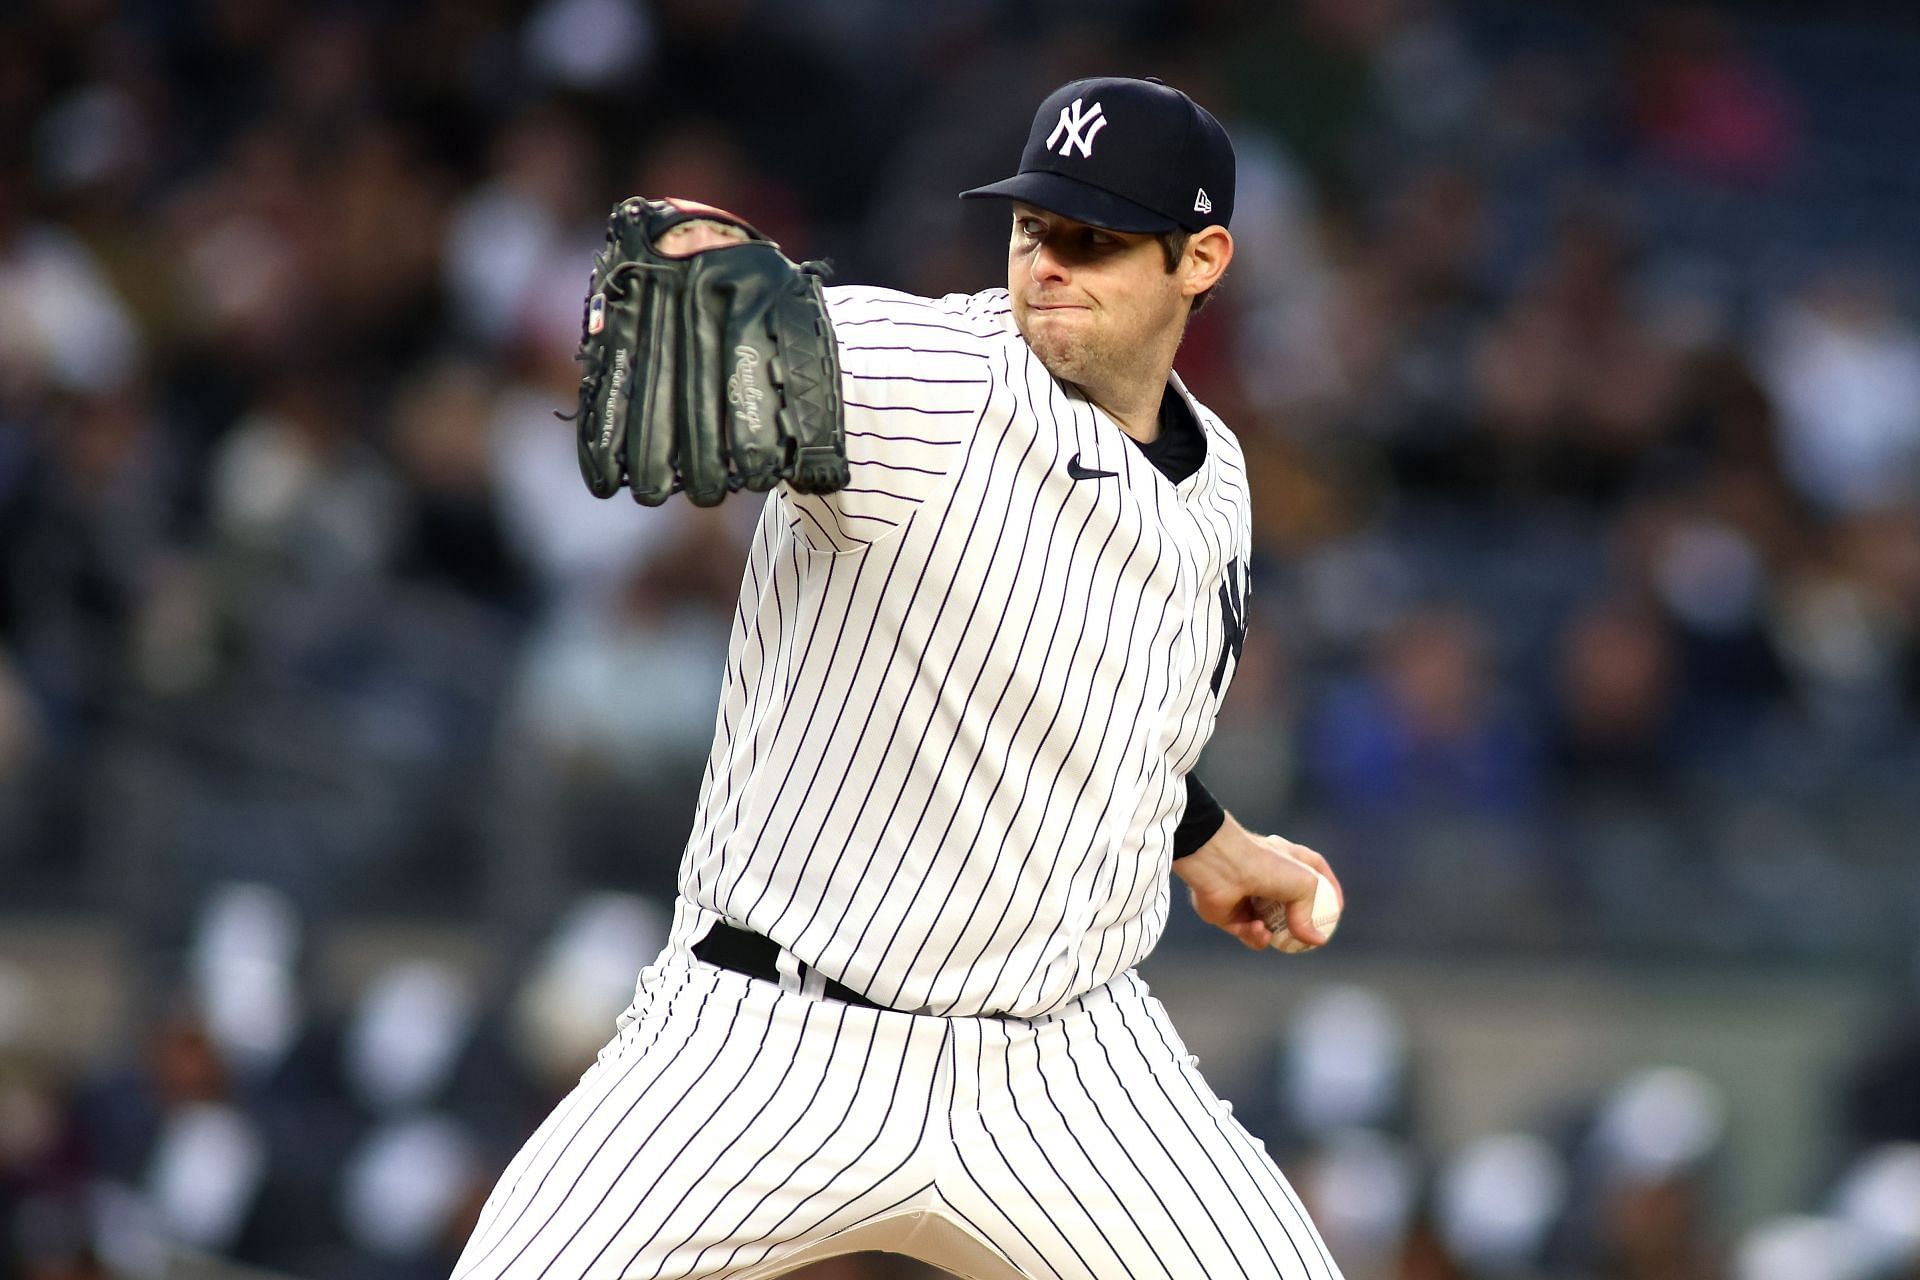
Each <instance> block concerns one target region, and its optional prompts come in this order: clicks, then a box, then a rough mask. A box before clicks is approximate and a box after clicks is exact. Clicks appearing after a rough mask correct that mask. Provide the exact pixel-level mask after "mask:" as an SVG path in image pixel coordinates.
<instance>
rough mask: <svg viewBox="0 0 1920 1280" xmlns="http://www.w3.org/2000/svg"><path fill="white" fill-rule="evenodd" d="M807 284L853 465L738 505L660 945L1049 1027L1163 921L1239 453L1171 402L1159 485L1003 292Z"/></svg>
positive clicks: (1218, 685) (1222, 688)
mask: <svg viewBox="0 0 1920 1280" xmlns="http://www.w3.org/2000/svg"><path fill="white" fill-rule="evenodd" d="M827 296H828V303H829V310H830V314H831V318H832V321H833V324H834V328H835V332H836V335H837V338H838V342H839V347H840V353H841V362H842V366H843V370H844V381H843V390H844V392H845V400H846V405H847V445H848V456H849V462H850V464H851V472H852V480H851V483H850V484H849V486H848V487H847V488H846V489H845V490H843V491H841V492H840V493H837V494H833V495H830V496H823V497H801V496H799V495H795V494H793V493H790V492H787V491H785V490H782V491H780V492H779V493H777V494H776V495H774V496H772V497H770V498H769V500H768V501H767V504H766V506H765V509H764V511H763V513H762V517H761V520H760V523H759V527H758V530H757V534H756V536H755V539H754V542H753V545H752V550H751V553H750V555H749V558H748V563H747V567H746V572H745V577H744V581H743V583H742V586H741V592H740V600H739V606H738V610H737V612H736V615H735V618H734V624H733V632H732V638H731V641H730V643H729V646H728V651H727V656H726V674H725V683H724V690H723V693H722V696H721V704H720V709H719V714H718V717H717V722H716V726H715V733H714V743H713V749H712V752H711V755H710V757H709V760H708V764H707V769H706V775H705V778H704V781H703V784H702V787H701V794H700V801H699V808H698V814H697V817H696V820H695V823H694V828H693V832H692V835H691V838H690V839H689V842H688V845H687V849H686V853H685V857H684V861H683V863H682V867H681V875H680V888H681V895H682V902H681V904H680V907H679V910H678V913H677V918H676V922H675V935H674V941H675V944H676V945H681V946H685V945H690V944H691V943H692V942H693V941H696V940H698V939H699V938H700V937H701V936H703V935H704V934H705V933H706V931H707V930H708V928H709V927H710V926H711V924H712V923H713V922H714V921H715V920H717V919H720V918H725V919H728V920H731V921H733V922H735V923H737V924H739V925H741V926H744V927H745V928H747V929H749V930H752V931H753V932H756V933H759V934H762V935H764V936H766V937H768V938H771V939H773V940H774V941H775V942H777V943H779V944H780V945H781V946H782V947H784V948H786V949H787V950H788V951H789V952H791V953H792V954H793V955H795V956H797V957H798V958H799V959H800V960H803V961H805V962H807V963H808V964H810V965H812V966H813V967H814V968H815V969H817V970H819V971H820V972H821V973H823V974H825V975H827V976H830V977H833V978H836V979H838V980H839V981H841V982H844V983H845V984H847V985H848V986H850V987H852V988H854V989H855V990H857V991H859V992H861V993H863V994H864V995H866V996H867V997H868V998H869V999H872V1000H874V1001H876V1002H878V1003H879V1004H882V1005H886V1006H889V1007H892V1008H896V1009H902V1010H911V1011H924V1012H927V1013H932V1014H941V1015H971V1014H996V1013H1008V1014H1014V1015H1017V1016H1022V1017H1030V1016H1035V1015H1040V1014H1044V1013H1046V1012H1048V1011H1050V1010H1054V1009H1057V1008H1060V1007H1061V1006H1062V1005H1064V1004H1065V1003H1066V1002H1068V1001H1069V1000H1071V999H1073V998H1074V997H1076V996H1078V995H1080V994H1082V993H1084V992H1087V991H1089V990H1091V989H1093V988H1095V987H1098V986H1100V985H1101V984H1103V983H1105V982H1107V981H1108V980H1110V979H1112V978H1113V977H1114V976H1115V975H1117V974H1120V973H1122V972H1124V971H1125V970H1127V969H1128V968H1130V967H1131V966H1132V965H1134V964H1135V963H1136V962H1138V961H1139V960H1140V959H1141V958H1142V957H1144V956H1145V955H1146V954H1147V953H1148V952H1149V951H1150V950H1151V949H1152V947H1153V945H1154V943H1155V941H1156V940H1157V939H1158V938H1159V935H1160V933H1161V931H1162V928H1163V927H1164V925H1165V923H1166V917H1167V910H1168V901H1169V895H1168V878H1169V863H1170V859H1171V847H1172V835H1173V831H1174V828H1175V826H1176V825H1177V824H1178V822H1179V818H1180V814H1181V810H1182V807H1183V805H1184V799H1185V791H1184V786H1183V781H1182V780H1183V777H1184V774H1185V773H1186V771H1187V770H1188V769H1189V768H1191V766H1192V765H1193V763H1194V761H1195V759H1196V758H1197V757H1198V755H1199V753H1200V750H1201V748H1202V746H1204V745H1205V743H1206V740H1207V737H1208V735H1209V734H1210V733H1211V731H1212V727H1213V722H1214V717H1215V714H1216V712H1217V710H1218V708H1219V705H1220V699H1221V698H1222V696H1223V695H1224V694H1225V693H1226V689H1227V685H1228V683H1229V682H1230V680H1231V677H1232V675H1233V668H1234V664H1235V659H1236V656H1237V653H1238V642H1239V636H1240V634H1241V625H1242V620H1243V619H1244V616H1245V614H1244V611H1245V598H1246V591H1247V576H1246V566H1247V562H1248V556H1249V547H1250V528H1249V512H1248V500H1247V483H1246V471H1245V466H1244V463H1243V459H1242V456H1241V452H1240V448H1239V444H1238V442H1237V441H1235V439H1234V438H1233V435H1232V434H1231V433H1230V432H1229V431H1228V430H1227V429H1226V427H1225V426H1224V425H1223V424H1222V423H1221V422H1220V421H1219V420H1218V419H1217V418H1216V417H1214V416H1213V415H1212V414H1211V413H1210V412H1208V411H1207V410H1206V409H1205V408H1204V407H1202V406H1200V405H1199V404H1197V403H1193V402H1191V397H1190V396H1188V397H1187V399H1188V400H1189V402H1190V403H1192V408H1193V410H1194V412H1195V416H1196V418H1197V419H1198V421H1199V422H1200V424H1201V426H1202V429H1203V431H1204V432H1205V437H1206V444H1207V456H1206V460H1205V463H1204V465H1202V466H1201V468H1200V469H1199V471H1198V472H1197V473H1195V474H1194V475H1192V476H1190V477H1188V478H1187V479H1186V480H1184V481H1183V482H1181V483H1179V484H1177V485H1176V484H1173V483H1171V482H1169V481H1168V479H1167V478H1166V477H1165V476H1163V475H1162V474H1161V473H1160V472H1159V471H1158V470H1156V469H1155V468H1154V466H1153V465H1152V463H1151V462H1150V461H1149V460H1148V459H1147V458H1145V457H1144V456H1143V455H1142V454H1141V452H1140V450H1139V449H1138V448H1136V447H1135V446H1134V445H1133V443H1132V442H1131V441H1130V440H1129V439H1128V437H1127V436H1126V435H1125V434H1124V433H1123V432H1122V431H1121V429H1120V428H1119V426H1118V425H1117V424H1115V423H1114V422H1113V421H1112V420H1111V419H1110V418H1109V417H1108V416H1107V415H1106V414H1105V413H1104V412H1103V411H1102V410H1100V409H1099V408H1097V407H1095V406H1094V405H1093V404H1092V403H1091V402H1090V401H1089V400H1087V399H1086V398H1085V397H1084V396H1082V395H1080V394H1079V393H1078V391H1077V390H1076V389H1075V388H1073V387H1072V386H1070V385H1068V384H1065V383H1062V382H1059V381H1057V380H1055V379H1054V378H1053V377H1051V376H1050V375H1049V374H1048V372H1047V371H1046V369H1045V368H1044V367H1043V366H1042V365H1041V364H1040V362H1039V361H1038V360H1037V359H1036V358H1035V357H1034V356H1033V355H1032V353H1031V352H1030V351H1029V350H1028V348H1027V346H1026V344H1025V342H1024V341H1023V340H1022V339H1021V337H1020V335H1019V333H1018V332H1017V330H1016V329H1015V327H1014V325H1013V322H1012V319H1011V316H1010V312H1009V304H1008V300H1007V294H1006V292H1005V291H1004V290H992V291H988V292H985V293H980V294H974V295H971V296H967V295H952V296H949V297H946V298H942V299H937V300H936V299H923V298H917V297H912V296H910V295H906V294H902V293H897V292H892V291H889V290H882V289H871V288H834V289H830V290H828V291H827ZM1174 386H1175V388H1176V390H1177V392H1178V394H1180V395H1182V396H1187V393H1186V391H1185V388H1184V387H1181V386H1180V385H1179V383H1178V379H1177V378H1176V379H1175V380H1174Z"/></svg>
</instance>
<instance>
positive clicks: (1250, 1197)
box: [454, 956, 1340, 1280]
mask: <svg viewBox="0 0 1920 1280" xmlns="http://www.w3.org/2000/svg"><path fill="white" fill-rule="evenodd" d="M621 1021H622V1026H621V1029H620V1031H619V1033H618V1034H617V1035H616V1036H615V1037H614V1039H613V1041H612V1042H611V1043H609V1044H608V1045H607V1047H606V1048H605V1049H603V1050H602V1051H601V1054H600V1059H599V1061H598V1062H597V1063H595V1064H594V1066H592V1067H591V1068H589V1069H588V1071H587V1073H586V1074H585V1075H584V1076H582V1077H581V1080H580V1083H579V1085H578V1086H577V1087H575V1089H574V1090H573V1092H572V1093H571V1094H569V1095H568V1096H567V1098H566V1099H565V1101H563V1102H562V1103H561V1104H560V1105H559V1106H558V1107H557V1108H556V1109H555V1110H554V1112H553V1114H552V1115H550V1116H548V1117H547V1119H546V1121H545V1122H544V1123H543V1124H542V1125H541V1126H540V1128H539V1130H538V1131H537V1132H535V1134H534V1135H533V1137H532V1138H530V1139H528V1141H527V1144H526V1145H525V1146H524V1147H523V1148H521V1150H520V1153H519V1154H518V1155H517V1156H515V1157H514V1159H513V1162H512V1163H511V1164H510V1165H508V1167H507V1170H506V1172H505V1173H504V1174H502V1175H501V1178H500V1182H499V1184H498V1185H497V1186H496V1187H495V1188H494V1191H493V1194H492V1195H491V1196H490V1197H489V1198H488V1200H487V1204H486V1207H485V1209H484V1210H483V1211H482V1213H481V1216H480V1221H479V1224H478V1225H477V1226H476V1227H475V1228H474V1232H473V1236H472V1237H471V1239H469V1240H468V1242H467V1247H466V1249H465V1251H464V1252H463V1253H462V1255H461V1258H460V1262H459V1265H458V1266H457V1267H456V1268H455V1270H454V1280H643V1278H645V1280H666V1278H668V1277H672V1278H674V1280H679V1278H682V1277H722V1276H724V1277H737V1278H738V1280H748V1278H749V1277H751V1278H753V1280H758V1278H759V1277H763V1276H776V1275H780V1274H783V1273H784V1272H786V1271H789V1270H792V1269H794V1268H796V1267H799V1266H801V1265H803V1264H805V1263H807V1262H811V1261H814V1260H816V1259H819V1258H824V1257H830V1256H832V1255H834V1254H840V1253H848V1252H853V1251H856V1250H868V1249H877V1250H884V1251H887V1252H892V1253H900V1254H906V1255H908V1256H910V1257H915V1258H919V1259H921V1260H923V1261H926V1262H929V1263H932V1264H933V1265H935V1266H938V1267H943V1268H945V1269H946V1270H948V1271H951V1272H953V1273H955V1274H957V1275H959V1276H962V1277H966V1278H968V1280H1000V1278H1002V1277H1031V1278H1034V1280H1038V1278H1040V1277H1049V1278H1058V1280H1119V1278H1121V1277H1126V1278H1128V1280H1136V1278H1137V1280H1149V1278H1151V1280H1201V1278H1203V1277H1204V1278H1205V1280H1221V1278H1223V1277H1242V1278H1244V1280H1272V1278H1274V1277H1281V1278H1284V1280H1339V1276H1340V1272H1339V1268H1338V1267H1337V1266H1335V1264H1334V1262H1333V1260H1332V1258H1331V1257H1330V1256H1329V1255H1328V1253H1327V1250H1326V1246H1325V1245H1324V1244H1322V1243H1321V1241H1320V1236H1319V1233H1318V1232H1317V1231H1316V1230H1315V1229H1314V1227H1313V1224H1312V1223H1311V1222H1310V1221H1309V1220H1308V1218H1307V1214H1306V1211H1305V1210H1304V1209H1303V1208H1302V1207H1301V1205H1300V1201H1299V1199H1298V1198H1297V1197H1296V1196H1295V1195H1294V1194H1293V1190H1292V1188H1290V1187H1289V1186H1288V1185H1287V1182H1286V1179H1285V1178H1283V1177H1282V1176H1281V1174H1280V1171H1279V1170H1278V1169H1277V1168H1276V1167H1274V1164H1273V1162H1272V1161H1271V1160H1270V1159H1269V1158H1268V1157H1267V1154H1266V1151H1265V1149H1264V1148H1263V1147H1262V1146H1261V1145H1260V1144H1259V1143H1258V1142H1257V1141H1255V1140H1254V1139H1253V1138H1252V1136H1250V1135H1249V1134H1248V1133H1247V1132H1246V1130H1245V1129H1243V1128H1241V1126H1240V1125H1239V1123H1238V1122H1236V1121H1235V1120H1234V1119H1233V1118H1232V1117H1231V1116H1230V1115H1229V1114H1228V1113H1227V1107H1226V1105H1225V1104H1224V1103H1222V1102H1221V1101H1220V1100H1219V1099H1218V1098H1217V1097H1215V1096H1214V1094H1213V1092H1212V1091H1211V1090H1210V1089H1209V1088H1208V1087H1207V1085H1206V1082H1205V1081H1203V1080H1202V1079H1201V1078H1200V1075H1199V1072H1198V1071H1197V1070H1196V1069H1195V1068H1194V1065H1193V1063H1192V1060H1191V1059H1190V1058H1189V1056H1188V1054H1187V1051H1186V1047H1185V1045H1183V1044H1182V1043H1181V1041H1180V1039H1179V1037H1178V1036H1177V1035H1176V1034H1175V1032H1174V1030H1173V1027H1172V1025H1171V1023H1170V1022H1169V1021H1168V1019H1167V1014H1166V1011H1165V1010H1164V1009H1163V1008H1162V1007H1161V1006H1160V1002H1159V1001H1157V1000H1155V999H1154V998H1153V997H1152V996H1150V995H1149V994H1148V993H1147V988H1146V984H1145V983H1143V982H1141V981H1140V980H1139V979H1138V978H1136V977H1134V976H1133V975H1131V974H1125V975H1122V976H1121V977H1119V978H1116V979H1115V980H1114V981H1112V982H1110V983H1108V984H1107V985H1106V986H1104V987H1100V988H1097V989H1096V990H1094V991H1092V992H1089V993H1088V994H1086V995H1085V996H1082V997H1080V998H1079V999H1078V1000H1076V1001H1074V1002H1073V1003H1072V1004H1071V1005H1069V1006H1067V1007H1066V1008H1065V1009H1063V1010H1061V1011H1060V1012H1058V1013H1054V1014H1050V1015H1048V1016H1046V1017H1043V1018H1035V1019H1031V1020H1022V1019H1008V1018H934V1017H922V1016H918V1015H914V1014H905V1013H893V1012H883V1011H880V1010H874V1009H867V1008H861V1007H859V1006H856V1005H848V1004H843V1003H841V1002H839V1001H835V1000H823V999H813V998H810V997H808V996H804V995H801V994H798V993H797V992H788V991H783V990H782V989H781V988H780V987H778V986H776V985H774V984H773V983H770V982H762V981H758V980H756V979H752V978H748V977H745V976H742V975H740V974H736V973H733V972H730V971H727V970H723V969H716V968H713V967H712V966H710V965H706V964H702V963H699V962H697V961H693V960H691V958H689V957H684V956H682V957H680V958H673V959H669V960H667V961H663V962H662V963H661V964H660V965H657V966H655V967H653V968H650V969H648V970H647V971H646V973H645V974H643V975H642V978H641V983H640V993H639V995H638V997H637V998H636V999H635V1002H634V1005H633V1007H632V1008H631V1009H630V1010H629V1011H628V1013H627V1014H626V1015H624V1016H623V1018H622V1020H621Z"/></svg>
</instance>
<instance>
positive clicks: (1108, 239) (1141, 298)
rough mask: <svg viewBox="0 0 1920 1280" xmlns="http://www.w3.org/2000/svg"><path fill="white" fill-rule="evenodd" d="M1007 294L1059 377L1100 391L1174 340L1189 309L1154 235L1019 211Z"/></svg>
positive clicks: (1021, 207)
mask: <svg viewBox="0 0 1920 1280" xmlns="http://www.w3.org/2000/svg"><path fill="white" fill-rule="evenodd" d="M1007 292H1008V293H1009V294H1011V295H1012V298H1013V319H1014V323H1015V324H1017V325H1018V326H1019V328H1020V334H1021V336H1022V337H1024V338H1025V339H1026V340H1027V346H1029V347H1030V348H1032V349H1033V353H1034V354H1035V355H1036V356H1038V357H1040V363H1041V364H1043V365H1045V366H1046V367H1047V372H1049V373H1051V374H1052V375H1053V376H1054V377H1056V378H1060V379H1062V380H1064V381H1067V382H1072V383H1076V384H1078V385H1079V386H1082V387H1086V388H1090V389H1098V388H1100V387H1103V386H1106V385H1109V384H1110V383H1111V382H1112V381H1113V380H1114V376H1115V375H1116V374H1119V375H1122V376H1124V374H1125V373H1126V371H1128V370H1130V369H1132V368H1134V367H1137V366H1138V364H1139V363H1140V361H1141V360H1142V359H1153V358H1155V356H1156V355H1157V353H1158V352H1159V351H1160V350H1161V349H1162V347H1163V346H1164V344H1165V343H1166V340H1167V337H1168V335H1169V333H1171V334H1173V335H1174V336H1175V337H1176V339H1177V335H1178V333H1179V330H1180V327H1181V325H1182V324H1183V323H1184V322H1185V319H1186V313H1187V302H1186V300H1185V299H1184V298H1182V296H1181V294H1180V286H1179V278H1178V277H1177V276H1175V275H1174V274H1172V273H1170V272H1169V271H1168V270H1167V263H1166V257H1165V254H1164V252H1163V251H1162V249H1161V247H1160V243H1159V241H1158V240H1156V239H1155V238H1154V237H1153V236H1150V235H1141V234H1136V233H1133V232H1126V231H1108V230H1106V229H1105V228H1102V227H1095V226H1089V225H1088V224H1087V223H1084V222H1076V221H1074V220H1073V219H1072V218H1069V217H1066V216H1064V215H1062V214H1058V213H1049V212H1047V211H1046V210H1044V209H1036V208H1033V207H1032V206H1031V205H1025V204H1015V205H1014V206H1013V235H1012V238H1011V240H1010V241H1009V242H1008V245H1007Z"/></svg>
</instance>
